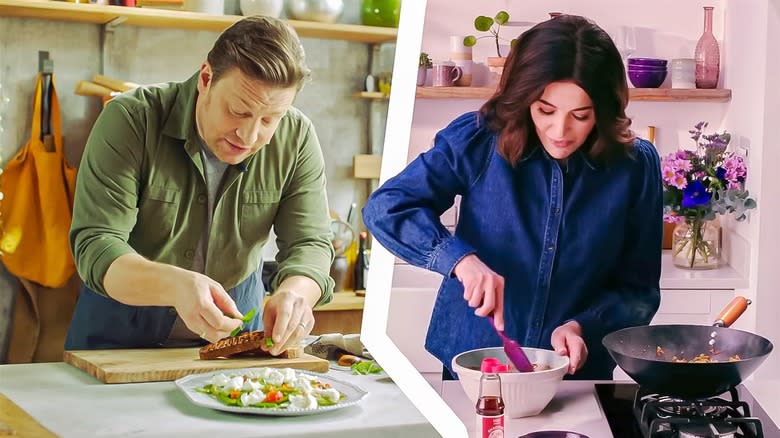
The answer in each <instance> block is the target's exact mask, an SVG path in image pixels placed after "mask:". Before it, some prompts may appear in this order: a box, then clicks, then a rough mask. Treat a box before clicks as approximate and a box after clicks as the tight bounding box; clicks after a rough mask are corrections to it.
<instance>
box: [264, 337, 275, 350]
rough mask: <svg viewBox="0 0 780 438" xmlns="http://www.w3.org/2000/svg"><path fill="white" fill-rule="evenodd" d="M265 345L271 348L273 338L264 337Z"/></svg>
mask: <svg viewBox="0 0 780 438" xmlns="http://www.w3.org/2000/svg"><path fill="white" fill-rule="evenodd" d="M265 346H266V347H268V348H272V347H273V346H274V340H273V339H271V338H265Z"/></svg>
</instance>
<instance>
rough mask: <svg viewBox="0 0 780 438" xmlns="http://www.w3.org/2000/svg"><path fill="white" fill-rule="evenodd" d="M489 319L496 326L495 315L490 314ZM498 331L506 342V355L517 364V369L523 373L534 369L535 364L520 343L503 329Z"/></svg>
mask: <svg viewBox="0 0 780 438" xmlns="http://www.w3.org/2000/svg"><path fill="white" fill-rule="evenodd" d="M488 320H489V321H490V325H492V326H493V328H495V327H496V323H495V322H494V321H493V315H488ZM496 333H498V335H499V336H501V340H502V341H503V342H504V352H505V353H506V357H508V358H509V361H510V362H512V365H514V366H515V369H517V371H519V372H521V373H527V372H531V371H533V370H534V366H533V365H531V361H530V360H528V356H526V355H525V352H524V351H523V349H522V348H521V347H520V344H518V343H517V342H515V341H513V340H511V339H509V337H508V336H507V335H505V334H504V332H503V331H502V330H499V329H496Z"/></svg>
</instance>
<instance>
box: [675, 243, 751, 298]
mask: <svg viewBox="0 0 780 438" xmlns="http://www.w3.org/2000/svg"><path fill="white" fill-rule="evenodd" d="M747 286H748V282H747V279H746V278H745V277H744V276H742V275H741V274H740V273H739V272H738V271H737V270H736V269H734V268H732V267H731V266H729V265H723V266H720V267H719V268H718V269H707V270H691V269H682V268H678V267H677V266H674V262H672V252H671V251H670V250H665V251H664V252H663V256H662V257H661V289H744V288H746V287H747Z"/></svg>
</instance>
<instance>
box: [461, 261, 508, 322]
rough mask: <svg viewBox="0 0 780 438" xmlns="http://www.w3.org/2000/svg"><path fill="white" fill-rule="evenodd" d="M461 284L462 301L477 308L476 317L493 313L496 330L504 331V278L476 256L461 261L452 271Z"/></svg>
mask: <svg viewBox="0 0 780 438" xmlns="http://www.w3.org/2000/svg"><path fill="white" fill-rule="evenodd" d="M453 272H454V273H455V276H456V277H457V278H458V280H460V282H461V283H463V299H464V300H466V301H468V303H469V306H471V307H475V308H477V310H476V311H474V313H475V314H476V315H478V316H482V317H485V316H488V315H489V314H490V313H491V312H492V313H493V319H494V320H495V324H496V328H497V329H498V330H504V277H502V276H500V275H498V274H496V273H495V272H493V271H492V270H491V269H490V268H488V267H487V266H486V265H485V264H484V263H482V260H480V259H479V258H478V257H477V256H476V255H474V254H470V255H467V256H466V257H464V258H463V259H461V261H459V262H458V264H457V265H455V269H454V270H453Z"/></svg>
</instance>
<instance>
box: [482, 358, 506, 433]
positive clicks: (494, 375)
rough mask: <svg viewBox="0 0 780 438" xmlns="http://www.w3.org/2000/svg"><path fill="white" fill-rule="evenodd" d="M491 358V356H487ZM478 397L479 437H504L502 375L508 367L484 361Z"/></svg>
mask: <svg viewBox="0 0 780 438" xmlns="http://www.w3.org/2000/svg"><path fill="white" fill-rule="evenodd" d="M486 359H490V358H486ZM481 370H482V377H480V379H479V398H478V399H477V406H476V408H477V434H476V437H477V438H504V399H503V398H502V397H501V376H499V373H501V372H507V371H508V367H507V366H506V365H504V364H501V363H498V364H497V363H495V362H493V361H490V360H486V361H483V362H482V366H481Z"/></svg>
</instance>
